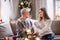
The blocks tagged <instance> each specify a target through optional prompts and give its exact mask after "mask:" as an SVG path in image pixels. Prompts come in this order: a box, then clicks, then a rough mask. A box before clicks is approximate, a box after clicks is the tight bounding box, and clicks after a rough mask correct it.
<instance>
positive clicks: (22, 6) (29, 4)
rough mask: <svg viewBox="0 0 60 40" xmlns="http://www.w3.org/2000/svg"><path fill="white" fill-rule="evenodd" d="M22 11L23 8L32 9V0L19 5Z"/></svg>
mask: <svg viewBox="0 0 60 40" xmlns="http://www.w3.org/2000/svg"><path fill="white" fill-rule="evenodd" d="M19 7H20V9H22V8H30V9H31V2H30V0H22V1H21V3H20V4H19Z"/></svg>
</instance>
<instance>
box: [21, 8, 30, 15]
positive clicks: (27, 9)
mask: <svg viewBox="0 0 60 40" xmlns="http://www.w3.org/2000/svg"><path fill="white" fill-rule="evenodd" d="M24 12H30V9H29V8H23V9H21V15H22V14H23V13H24Z"/></svg>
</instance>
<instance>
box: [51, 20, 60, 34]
mask: <svg viewBox="0 0 60 40" xmlns="http://www.w3.org/2000/svg"><path fill="white" fill-rule="evenodd" d="M52 30H53V32H54V33H55V34H56V35H60V21H53V22H52Z"/></svg>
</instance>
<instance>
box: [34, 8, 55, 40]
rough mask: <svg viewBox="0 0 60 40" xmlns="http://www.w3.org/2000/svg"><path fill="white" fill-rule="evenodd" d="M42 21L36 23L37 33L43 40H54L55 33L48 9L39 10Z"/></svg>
mask: <svg viewBox="0 0 60 40" xmlns="http://www.w3.org/2000/svg"><path fill="white" fill-rule="evenodd" d="M39 15H40V20H39V21H38V22H35V23H34V24H35V26H36V28H37V29H35V31H36V33H39V35H40V37H41V39H42V40H53V39H54V33H53V32H52V29H51V24H52V21H51V20H50V18H49V16H48V15H47V12H46V9H45V8H41V9H40V10H39Z"/></svg>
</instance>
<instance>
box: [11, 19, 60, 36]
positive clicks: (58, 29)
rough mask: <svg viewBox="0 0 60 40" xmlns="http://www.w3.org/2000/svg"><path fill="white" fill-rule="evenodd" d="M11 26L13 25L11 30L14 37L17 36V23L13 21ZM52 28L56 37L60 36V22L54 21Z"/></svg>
mask: <svg viewBox="0 0 60 40" xmlns="http://www.w3.org/2000/svg"><path fill="white" fill-rule="evenodd" d="M10 25H11V29H12V31H13V33H14V35H16V23H15V21H14V22H13V21H11V22H10ZM51 27H52V30H53V32H54V33H55V35H60V21H58V20H54V21H53V22H52V25H51Z"/></svg>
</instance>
